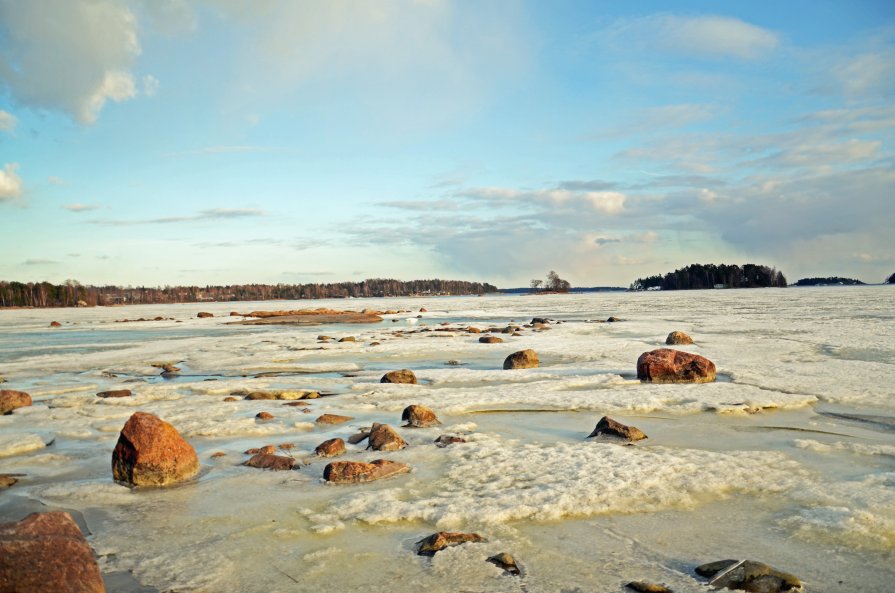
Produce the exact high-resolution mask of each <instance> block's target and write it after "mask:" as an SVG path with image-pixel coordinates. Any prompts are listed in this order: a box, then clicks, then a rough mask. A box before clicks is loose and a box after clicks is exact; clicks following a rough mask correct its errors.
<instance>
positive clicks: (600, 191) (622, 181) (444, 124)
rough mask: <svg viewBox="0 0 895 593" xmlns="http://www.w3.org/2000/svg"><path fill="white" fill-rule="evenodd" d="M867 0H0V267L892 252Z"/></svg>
mask: <svg viewBox="0 0 895 593" xmlns="http://www.w3.org/2000/svg"><path fill="white" fill-rule="evenodd" d="M893 98H895V8H893V5H892V3H891V2H886V1H878V2H874V1H867V2H823V1H813V2H798V1H792V2H784V3H780V2H678V3H658V2H625V3H619V2H574V1H563V2H550V3H546V2H523V1H511V2H503V1H490V2H472V1H458V2H443V1H441V0H417V1H410V0H408V1H391V2H388V1H382V2H372V1H368V0H364V1H349V0H328V1H326V2H323V1H320V2H298V1H290V2H274V1H265V0H260V1H259V0H255V1H253V2H248V1H238V0H218V1H211V0H208V1H205V2H200V1H197V2H188V1H185V0H165V1H161V0H159V1H155V0H145V1H133V2H123V1H120V2H119V1H112V0H33V1H29V2H19V1H15V0H0V254H2V255H0V279H6V280H21V281H28V280H44V279H46V280H50V281H57V282H58V281H62V280H65V279H68V278H74V279H77V280H79V281H81V282H83V283H94V284H100V283H113V284H135V285H136V284H146V285H163V284H185V283H190V284H193V283H195V284H205V283H248V282H266V283H278V282H285V283H292V282H334V281H341V280H359V279H363V278H369V277H384V276H387V277H397V278H402V279H413V278H431V277H442V278H462V279H469V280H486V281H490V282H493V283H496V284H497V285H499V286H516V285H526V284H528V281H529V280H530V279H531V278H538V277H543V276H544V275H545V274H546V272H547V271H548V270H551V269H555V270H556V271H558V272H559V273H560V275H561V276H563V277H564V278H567V279H569V280H570V281H571V282H572V284H573V285H580V286H591V285H627V284H629V283H630V282H631V281H632V280H634V279H635V278H637V277H639V276H644V275H648V274H654V273H662V272H666V271H670V270H672V269H674V268H675V267H679V266H682V265H686V264H688V263H694V262H700V263H709V262H715V263H720V262H726V263H745V262H756V263H766V264H769V265H774V266H776V267H777V268H778V269H781V270H783V271H784V272H785V273H786V274H787V276H788V277H789V279H790V280H791V281H794V280H796V279H798V278H800V277H804V276H817V275H820V276H828V275H845V276H853V277H857V278H860V279H863V280H865V281H867V282H880V281H882V280H883V279H884V278H885V277H886V276H888V275H889V274H891V273H892V272H895V241H893V240H892V238H891V237H892V235H891V233H892V227H893V223H895V171H893V165H895V150H893V140H895V137H893V136H895V135H893V129H895V100H893Z"/></svg>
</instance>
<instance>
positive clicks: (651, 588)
mask: <svg viewBox="0 0 895 593" xmlns="http://www.w3.org/2000/svg"><path fill="white" fill-rule="evenodd" d="M625 587H627V588H628V589H633V590H634V591H638V592H639V593H673V592H672V590H671V589H669V588H668V587H666V586H665V585H657V584H655V583H647V582H646V581H631V582H630V583H628V584H627V585H625Z"/></svg>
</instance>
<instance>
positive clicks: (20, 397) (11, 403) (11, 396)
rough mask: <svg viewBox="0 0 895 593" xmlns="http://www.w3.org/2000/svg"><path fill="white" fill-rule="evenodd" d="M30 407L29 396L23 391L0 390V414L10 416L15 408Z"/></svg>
mask: <svg viewBox="0 0 895 593" xmlns="http://www.w3.org/2000/svg"><path fill="white" fill-rule="evenodd" d="M30 405H31V396H30V395H28V394H27V393H25V392H24V391H16V390H15V389H0V414H11V413H12V411H13V410H15V409H17V408H24V407H27V406H30Z"/></svg>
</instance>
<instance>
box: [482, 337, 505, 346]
mask: <svg viewBox="0 0 895 593" xmlns="http://www.w3.org/2000/svg"><path fill="white" fill-rule="evenodd" d="M479 343H480V344H501V343H503V340H502V339H501V338H498V337H497V336H482V337H481V338H479Z"/></svg>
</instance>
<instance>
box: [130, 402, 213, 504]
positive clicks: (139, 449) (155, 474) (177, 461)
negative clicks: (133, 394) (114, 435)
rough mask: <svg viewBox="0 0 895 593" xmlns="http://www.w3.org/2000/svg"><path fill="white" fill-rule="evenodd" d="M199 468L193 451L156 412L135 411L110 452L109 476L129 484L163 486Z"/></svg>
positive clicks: (195, 472) (185, 476)
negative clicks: (154, 413)
mask: <svg viewBox="0 0 895 593" xmlns="http://www.w3.org/2000/svg"><path fill="white" fill-rule="evenodd" d="M198 472H199V458H198V457H196V451H195V449H193V447H192V446H191V445H190V444H189V443H188V442H186V440H184V438H183V437H182V436H180V433H178V432H177V429H175V428H174V427H173V426H171V425H170V424H168V423H167V422H165V421H164V420H161V419H160V418H159V417H158V416H155V415H153V414H148V413H146V412H135V413H134V414H133V415H132V416H131V417H130V419H129V420H128V421H127V422H126V423H125V425H124V428H122V429H121V434H120V435H119V437H118V444H116V445H115V450H114V451H113V452H112V477H113V478H114V479H115V480H117V481H119V482H124V483H127V484H131V485H133V486H164V485H167V484H173V483H175V482H181V481H183V480H188V479H189V478H192V477H193V476H195V475H196V474H197V473H198Z"/></svg>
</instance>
